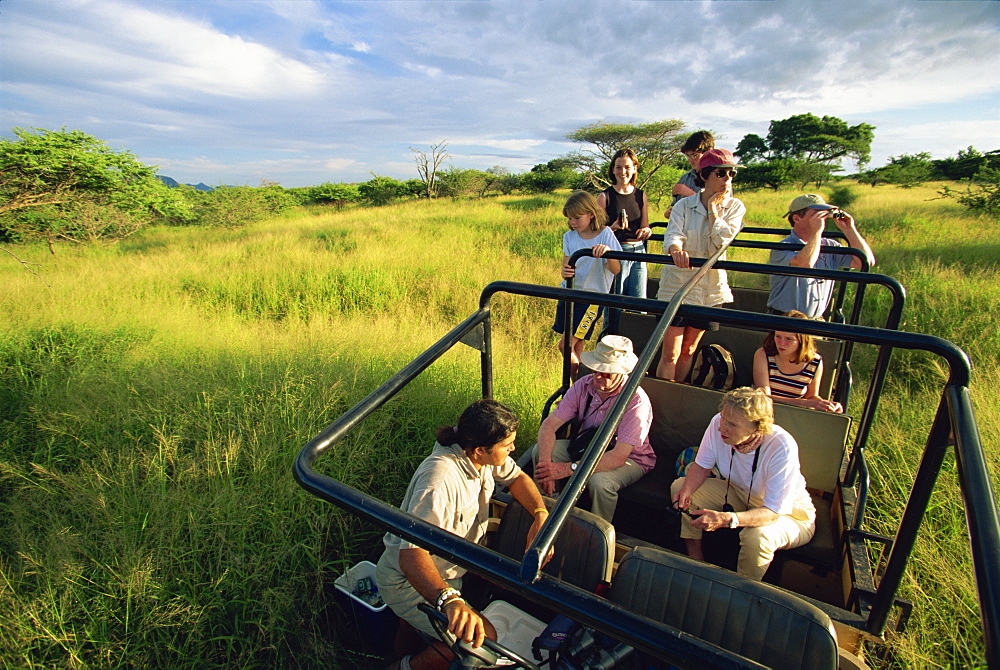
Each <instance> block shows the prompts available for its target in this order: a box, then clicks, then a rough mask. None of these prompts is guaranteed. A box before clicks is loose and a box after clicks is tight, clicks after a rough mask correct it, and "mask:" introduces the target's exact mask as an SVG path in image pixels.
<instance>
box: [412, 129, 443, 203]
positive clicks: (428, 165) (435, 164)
mask: <svg viewBox="0 0 1000 670" xmlns="http://www.w3.org/2000/svg"><path fill="white" fill-rule="evenodd" d="M447 146H448V142H447V141H445V140H441V141H440V142H438V143H437V144H432V145H431V155H430V156H428V155H427V152H426V151H420V150H419V149H414V148H413V147H410V151H412V152H413V153H415V154H416V156H415V157H414V158H413V160H414V161H415V162H416V163H417V174H418V175H420V181H422V182H423V183H424V193H425V194H426V196H427V197H428V198H433V197H434V196H435V195H436V194H437V174H438V169H440V167H441V163H443V162H444V160H445V159H446V158H451V156H450V155H449V154H448V153H446V152H445V148H446V147H447Z"/></svg>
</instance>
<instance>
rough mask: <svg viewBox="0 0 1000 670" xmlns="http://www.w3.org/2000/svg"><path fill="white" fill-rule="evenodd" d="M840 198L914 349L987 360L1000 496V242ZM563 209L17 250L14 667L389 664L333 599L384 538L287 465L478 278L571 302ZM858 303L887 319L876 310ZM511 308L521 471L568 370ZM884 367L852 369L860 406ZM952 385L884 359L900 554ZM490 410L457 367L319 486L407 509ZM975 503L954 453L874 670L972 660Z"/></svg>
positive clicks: (3, 363) (8, 541) (473, 367)
mask: <svg viewBox="0 0 1000 670" xmlns="http://www.w3.org/2000/svg"><path fill="white" fill-rule="evenodd" d="M853 188H854V190H855V192H856V193H858V194H860V196H861V197H860V198H859V199H858V201H857V202H856V203H855V205H854V206H852V207H851V208H850V209H851V211H853V212H854V213H855V215H856V217H857V218H858V220H859V221H860V226H861V229H862V231H863V232H864V233H865V234H866V236H867V237H868V239H869V241H870V242H871V243H872V246H873V247H874V249H875V251H876V254H877V256H878V261H879V267H878V269H879V271H881V272H883V273H886V274H890V275H893V276H895V277H896V278H898V279H899V280H900V281H901V282H902V283H903V284H904V285H905V286H906V287H907V289H908V292H909V295H908V302H907V308H906V314H905V317H904V320H905V324H904V326H903V327H904V328H905V329H907V330H912V331H917V332H926V333H933V334H936V335H939V336H942V337H944V338H946V339H950V340H952V341H954V342H955V343H957V344H959V345H960V346H962V347H963V348H964V349H965V350H966V351H967V352H969V354H970V356H971V357H972V359H973V362H974V382H973V387H972V391H973V397H974V399H975V401H976V403H977V404H976V410H977V412H978V419H979V426H980V431H981V433H982V437H983V442H984V444H986V445H987V449H988V450H989V458H990V461H991V463H992V464H993V472H994V482H996V472H997V467H996V463H997V459H998V456H1000V449H998V447H997V444H998V443H1000V440H998V437H1000V410H998V408H997V407H996V404H995V402H994V397H995V391H994V389H996V388H997V387H998V386H1000V365H998V363H1000V360H998V357H1000V354H998V352H1000V335H998V331H997V327H996V323H997V316H996V315H997V313H998V311H1000V266H998V262H997V258H1000V253H998V252H1000V243H998V242H997V241H996V240H997V239H998V234H997V233H998V229H1000V224H998V223H997V222H996V221H994V220H990V219H985V218H978V217H975V216H970V215H968V214H966V213H965V211H964V210H963V209H962V208H960V207H959V206H957V205H956V204H954V202H952V201H950V200H934V199H932V198H933V197H934V195H935V187H934V186H933V185H931V186H925V187H918V188H913V189H901V188H896V187H888V186H883V187H878V188H877V189H871V188H868V187H861V186H854V187H853ZM793 195H794V194H793V193H790V192H781V193H775V194H772V193H766V194H765V193H749V194H740V197H741V198H742V199H743V200H744V201H745V202H746V204H747V206H748V210H749V215H748V223H750V224H753V225H774V226H777V225H780V224H781V220H780V219H779V216H780V214H781V213H782V212H784V207H785V205H786V204H787V202H788V200H789V199H790V198H791V197H792V196H793ZM561 202H562V196H558V195H556V196H543V197H509V198H492V199H485V200H475V201H461V202H454V201H433V202H428V201H416V202H409V203H404V204H400V205H394V206H388V207H382V208H374V209H352V210H346V211H342V212H330V211H325V210H313V211H308V212H304V211H300V212H297V213H296V214H294V215H289V216H286V217H284V218H279V219H273V220H269V221H265V222H261V223H258V224H254V225H251V226H249V227H245V228H240V229H234V230H218V229H215V230H204V229H194V228H158V229H151V230H147V231H144V232H142V233H140V234H137V235H135V236H133V237H131V238H129V239H128V240H125V241H122V242H120V243H118V244H116V245H113V246H79V247H72V248H71V247H61V248H59V249H57V253H56V255H54V256H53V255H50V254H49V252H48V250H47V249H46V248H44V247H43V246H37V247H34V246H17V247H10V248H9V249H10V250H11V251H13V252H14V253H16V255H17V257H18V258H20V259H22V260H25V261H28V262H30V263H36V264H37V265H30V266H28V268H27V269H26V268H25V267H24V266H22V265H21V264H20V263H18V262H17V261H16V260H15V259H14V258H12V257H8V256H7V255H6V254H4V255H2V256H3V257H4V258H5V259H6V260H4V261H3V262H0V286H3V291H2V299H0V310H2V312H0V621H3V626H0V666H3V667H11V668H22V667H74V668H83V667H94V668H111V667H126V666H135V667H212V666H226V667H299V666H301V667H357V668H367V667H378V666H379V665H380V664H381V663H382V661H381V659H380V658H377V657H374V656H372V655H370V654H369V653H368V652H367V651H366V650H364V649H362V648H359V647H358V645H357V644H356V643H355V642H354V641H353V637H354V635H353V632H352V631H351V629H350V627H349V626H345V625H344V623H345V622H344V620H343V617H342V615H341V614H340V612H339V610H338V609H337V608H336V607H333V606H331V593H332V582H333V579H334V578H335V577H336V576H337V575H338V574H339V573H340V572H341V571H342V570H343V569H344V567H346V566H348V565H350V564H352V563H353V562H355V561H356V560H358V559H359V558H372V557H374V556H375V555H377V553H376V552H377V548H378V538H379V533H378V531H377V529H375V528H372V527H369V526H366V525H363V524H360V523H358V522H357V521H356V520H354V519H352V518H350V517H348V516H347V515H345V514H343V513H341V512H340V511H339V510H337V509H336V508H334V507H332V506H330V505H327V504H325V503H322V502H320V501H319V500H317V499H315V498H312V497H311V496H309V495H308V494H306V493H305V492H304V491H302V490H301V489H300V488H299V487H298V485H297V484H296V483H295V482H294V480H293V479H292V476H291V464H292V460H293V458H294V456H295V454H296V453H297V452H298V450H299V449H300V448H301V447H302V446H303V445H304V444H305V442H306V441H308V439H310V438H311V437H312V436H313V435H315V434H316V433H318V432H319V431H320V430H321V429H322V428H323V427H324V426H325V425H327V424H328V423H329V422H331V421H332V420H333V419H335V418H336V417H337V416H339V415H340V414H341V413H342V412H343V411H344V410H346V409H347V408H348V407H350V406H351V405H353V404H354V403H355V402H357V401H358V400H360V399H361V398H362V397H364V396H365V395H367V393H368V392H369V391H371V390H372V389H374V388H375V387H376V386H377V385H378V384H380V383H381V382H382V381H384V380H385V379H387V378H388V377H389V376H391V375H392V374H393V373H394V372H396V371H397V370H398V369H399V368H401V367H402V366H403V365H404V364H405V363H407V362H408V361H409V360H411V359H412V358H413V357H414V356H415V355H416V354H417V353H419V352H420V351H422V350H423V349H424V348H426V347H427V346H428V345H429V344H431V343H432V342H433V341H435V340H436V339H437V338H438V337H440V336H441V335H442V334H444V332H446V331H447V330H448V329H449V328H451V327H452V326H454V325H455V324H457V323H458V321H460V320H461V319H462V318H464V317H465V316H467V315H468V314H469V313H470V312H471V311H472V310H473V309H474V308H475V306H476V305H477V304H478V297H479V291H480V289H481V288H482V287H483V286H485V285H486V284H487V283H489V282H490V281H493V280H497V279H510V280H516V281H526V282H533V283H544V284H555V283H557V281H558V263H559V258H560V245H559V239H560V236H561V234H562V232H563V231H564V230H565V225H564V221H563V219H561V217H560V216H559V211H560V206H561ZM654 218H655V217H654ZM656 250H657V249H655V248H654V251H656ZM761 253H762V252H758V251H752V250H738V251H736V252H735V253H734V255H733V257H735V258H737V259H740V260H748V259H750V260H752V259H756V258H760V255H761ZM651 270H654V271H655V268H651ZM759 281H760V278H759V277H745V278H744V277H736V278H734V283H738V284H740V283H741V284H745V285H757V284H758V282H759ZM870 294H871V311H870V315H871V316H870V317H867V318H868V319H870V320H871V321H873V322H877V321H878V319H879V315H880V314H881V313H882V312H883V311H884V309H885V305H886V303H887V300H886V296H884V295H881V294H880V292H879V291H878V290H871V291H870ZM496 305H497V306H496V310H495V311H496V314H495V327H496V331H495V342H494V345H495V354H496V358H497V368H496V395H497V397H498V398H499V399H500V400H502V401H504V402H506V403H508V404H510V405H512V406H513V407H514V408H515V409H516V410H517V411H518V412H519V414H520V415H521V416H522V427H521V430H520V431H519V436H518V440H517V441H518V445H519V446H520V447H521V448H525V447H527V446H530V444H531V443H532V442H533V436H534V433H535V432H536V430H537V426H538V421H539V412H540V409H541V406H542V402H543V400H544V398H545V397H546V396H547V395H548V394H549V393H550V392H551V391H552V389H553V388H554V386H555V385H556V384H557V380H558V375H559V360H558V358H557V356H556V354H555V348H554V340H553V335H552V334H551V332H550V331H549V324H550V322H551V312H552V308H551V305H548V304H543V303H542V302H540V301H533V300H528V299H513V298H500V299H498V300H497V301H496ZM872 360H873V352H870V351H866V350H865V349H864V348H863V347H862V348H860V350H859V351H858V363H859V364H858V374H859V378H860V379H859V381H858V382H857V384H858V388H861V387H863V386H864V381H865V369H866V361H867V364H868V365H870V363H871V361H872ZM942 381H943V371H942V369H941V366H940V364H939V363H938V362H937V361H935V360H933V359H931V358H930V357H923V356H921V355H917V354H914V355H897V356H896V357H894V362H893V373H892V378H891V380H890V382H889V384H888V385H887V388H886V391H885V393H884V394H883V397H882V401H881V410H880V415H879V418H878V420H877V422H876V426H875V432H874V434H873V436H872V439H871V441H870V444H869V449H868V454H869V459H870V463H871V468H872V501H871V504H870V519H869V522H868V529H869V530H873V531H876V532H883V533H886V534H889V535H892V533H893V530H894V528H895V525H896V523H897V521H898V518H899V512H900V510H901V509H902V506H903V504H904V502H905V497H904V496H905V494H906V492H907V491H908V487H909V482H910V481H911V478H912V475H913V472H914V471H915V468H916V463H917V460H918V458H919V454H920V451H921V449H922V446H923V440H924V438H925V437H926V432H927V429H928V427H929V425H930V417H931V415H932V413H933V410H934V408H935V407H936V404H937V399H936V394H937V393H939V390H940V385H941V383H942ZM478 392H479V382H478V354H477V353H476V352H474V351H473V350H471V349H465V350H463V351H457V352H452V353H450V354H449V355H448V356H447V357H446V358H445V359H444V360H442V361H440V362H439V363H437V364H435V365H434V366H432V368H431V369H430V370H429V371H428V372H427V373H425V375H423V376H422V377H421V378H420V380H418V381H417V382H416V383H414V384H413V385H411V387H410V388H408V389H406V390H405V391H404V392H403V393H401V394H400V395H399V396H397V397H396V398H394V399H393V400H392V401H391V402H390V404H389V406H388V407H387V409H386V410H385V411H382V412H380V413H377V414H375V415H373V416H372V417H371V418H370V419H368V420H367V421H366V422H365V423H364V424H363V425H362V427H361V428H360V429H359V431H358V432H357V434H355V435H352V436H351V437H350V438H349V439H348V440H346V441H345V442H344V443H341V444H340V445H338V447H337V449H336V450H335V453H332V454H329V455H327V456H325V457H324V459H323V460H322V461H321V467H322V468H323V469H324V471H325V472H328V473H329V474H331V475H332V476H334V477H337V478H339V479H341V480H344V481H346V482H348V483H350V484H351V485H353V486H356V487H358V488H360V489H362V490H365V491H368V492H370V493H372V494H373V495H376V496H378V497H380V498H382V499H383V500H387V501H390V502H393V503H396V502H398V500H399V498H400V496H401V493H402V490H403V487H404V486H405V483H406V481H407V479H408V477H409V474H410V473H411V472H412V469H413V467H414V466H415V464H416V463H417V462H418V461H419V459H421V458H422V457H423V455H424V454H425V453H426V450H427V448H428V447H429V445H430V436H431V434H432V432H433V429H434V428H435V427H436V426H437V425H439V424H441V423H442V422H445V421H448V420H450V419H453V418H454V417H455V416H456V415H457V413H458V412H459V411H460V410H461V408H462V407H464V406H465V405H466V404H467V403H468V402H469V401H470V400H472V399H473V398H475V397H476V394H477V393H478ZM855 395H856V396H858V395H860V394H855ZM850 409H851V410H852V411H855V412H856V411H858V410H859V409H860V408H859V407H854V406H853V405H852V407H851V408H850ZM994 485H995V486H996V483H995V484H994ZM962 507H963V505H962V501H961V498H960V496H959V492H958V484H957V479H956V475H955V468H954V459H953V458H949V459H948V460H947V461H946V464H945V467H944V469H943V471H942V475H941V477H940V480H939V482H938V486H937V491H936V494H935V499H934V504H933V505H932V506H931V508H930V509H929V510H928V514H927V517H926V519H925V522H924V526H923V527H922V530H921V536H920V540H919V543H918V546H917V547H916V549H915V551H914V554H913V558H912V560H911V563H910V568H909V570H908V573H907V577H906V582H905V586H904V591H903V593H902V595H903V596H904V597H906V598H909V599H911V600H913V601H914V615H913V618H912V619H911V621H910V624H909V627H908V629H907V632H906V633H905V634H904V635H902V636H899V637H898V638H897V639H892V640H891V646H890V648H891V650H892V654H890V655H889V657H888V658H887V659H884V660H879V659H872V662H873V664H875V665H881V666H885V667H906V668H910V667H913V668H918V667H920V668H922V667H968V666H973V665H975V664H977V663H980V662H982V656H983V648H982V640H981V638H980V635H979V633H978V630H979V621H978V605H977V602H976V596H975V590H974V587H973V585H972V582H971V580H972V577H971V574H972V570H971V559H970V557H969V552H968V541H967V537H966V533H965V530H964V515H963V512H962Z"/></svg>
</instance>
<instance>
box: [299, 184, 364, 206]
mask: <svg viewBox="0 0 1000 670" xmlns="http://www.w3.org/2000/svg"><path fill="white" fill-rule="evenodd" d="M360 199H361V194H360V193H359V192H358V187H357V186H356V185H355V184H331V183H324V184H320V185H319V186H311V187H310V188H309V189H308V200H309V202H313V203H317V204H321V205H333V206H335V207H336V208H337V209H342V208H343V207H344V206H345V205H347V204H349V203H352V202H357V201H358V200H360Z"/></svg>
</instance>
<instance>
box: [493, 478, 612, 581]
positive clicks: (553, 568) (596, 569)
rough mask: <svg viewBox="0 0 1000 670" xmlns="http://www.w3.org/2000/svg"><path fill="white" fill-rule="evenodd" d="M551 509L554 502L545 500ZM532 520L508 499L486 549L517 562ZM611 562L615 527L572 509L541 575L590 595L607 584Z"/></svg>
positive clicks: (525, 511)
mask: <svg viewBox="0 0 1000 670" xmlns="http://www.w3.org/2000/svg"><path fill="white" fill-rule="evenodd" d="M545 504H546V505H547V506H548V507H549V508H551V507H552V505H553V504H555V501H553V500H551V499H549V498H546V499H545ZM533 521H534V518H533V517H532V516H531V514H530V513H529V512H528V510H526V509H524V507H522V506H521V504H520V503H519V502H517V501H516V500H511V501H510V502H509V503H508V505H507V509H506V510H505V511H504V515H503V519H502V520H501V521H500V527H499V528H497V531H496V534H495V535H494V536H493V540H492V542H491V543H490V547H491V548H492V549H493V550H494V551H496V552H499V553H501V554H503V555H504V556H507V557H509V558H513V559H515V560H518V561H520V560H521V559H522V558H523V556H524V543H525V538H527V536H528V529H529V528H530V527H531V524H532V522H533ZM614 559H615V527H614V526H612V525H611V523H610V522H608V521H606V520H604V519H602V518H601V517H599V516H596V515H594V514H591V513H590V512H587V511H586V510H582V509H573V511H572V516H571V517H570V518H569V520H568V521H567V522H566V524H565V525H564V526H563V528H562V531H561V532H560V533H559V535H558V536H557V537H556V541H555V556H554V557H553V558H552V560H551V561H549V563H548V564H547V565H546V566H545V568H544V570H543V572H545V574H547V575H551V576H552V577H556V578H558V579H561V580H563V581H564V582H566V583H568V584H572V585H573V586H578V587H579V588H581V589H584V590H586V591H590V592H591V593H593V592H594V590H595V589H596V588H597V585H598V584H599V583H601V582H609V581H611V570H612V568H613V567H614Z"/></svg>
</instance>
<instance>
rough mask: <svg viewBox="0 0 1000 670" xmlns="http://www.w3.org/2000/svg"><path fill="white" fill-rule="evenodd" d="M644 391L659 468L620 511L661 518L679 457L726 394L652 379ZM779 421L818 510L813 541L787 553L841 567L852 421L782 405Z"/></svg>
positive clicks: (623, 497) (625, 496)
mask: <svg viewBox="0 0 1000 670" xmlns="http://www.w3.org/2000/svg"><path fill="white" fill-rule="evenodd" d="M642 388H643V390H645V391H646V394H647V395H648V396H649V399H650V402H651V403H652V406H653V425H652V428H651V430H650V443H651V444H652V446H653V449H654V451H655V452H656V467H655V468H654V469H653V471H652V472H650V473H649V474H647V475H646V476H645V477H643V478H642V479H640V480H639V481H638V482H636V483H635V484H633V485H632V486H629V487H627V488H625V489H623V490H622V491H621V492H619V498H620V500H619V510H620V511H621V513H622V514H634V513H635V510H636V507H640V508H642V509H644V510H649V511H651V512H653V513H654V515H659V514H660V513H661V512H663V511H665V510H666V509H667V508H669V507H670V485H671V483H672V482H673V480H674V479H675V478H676V477H677V473H676V469H675V463H676V460H677V456H678V455H679V454H680V452H681V451H683V450H684V449H686V448H688V447H695V446H698V444H700V442H701V438H702V435H704V432H705V428H706V427H707V426H708V424H709V422H710V421H711V419H712V417H713V416H715V414H716V413H718V407H719V402H720V401H721V399H722V395H723V394H722V393H721V392H719V391H714V390H711V389H705V388H700V387H696V386H689V385H686V384H677V383H675V382H667V381H663V380H660V379H654V378H652V377H646V378H645V379H643V381H642ZM774 418H775V423H776V424H777V425H779V426H781V427H782V428H784V429H785V430H787V431H788V432H789V433H790V434H791V435H792V437H794V438H795V441H796V442H797V443H798V445H799V462H800V468H801V470H802V475H803V477H804V478H805V480H806V485H807V486H808V488H809V492H810V495H811V497H812V500H813V505H814V506H815V507H816V534H815V535H814V536H813V539H812V540H811V541H810V542H809V543H807V544H805V545H803V546H801V547H797V548H795V549H790V550H786V551H787V552H788V554H787V555H788V556H790V557H793V558H795V559H796V560H801V561H802V562H805V563H808V564H809V565H815V566H820V567H827V568H833V567H836V566H837V565H838V564H839V562H840V552H839V548H840V545H841V536H842V534H843V528H842V527H840V525H839V523H837V517H836V512H837V510H836V508H835V501H836V499H837V496H838V495H839V491H838V487H839V480H840V469H841V465H842V463H843V459H844V452H845V450H846V445H847V439H848V436H849V432H850V427H851V421H852V420H851V417H850V416H848V415H845V414H833V413H831V412H820V411H816V410H809V409H803V408H801V407H794V406H792V405H783V404H780V403H776V404H775V407H774ZM653 518H658V516H654V517H653Z"/></svg>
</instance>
